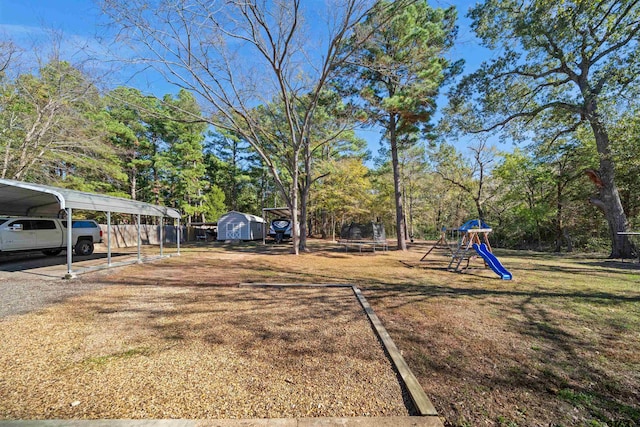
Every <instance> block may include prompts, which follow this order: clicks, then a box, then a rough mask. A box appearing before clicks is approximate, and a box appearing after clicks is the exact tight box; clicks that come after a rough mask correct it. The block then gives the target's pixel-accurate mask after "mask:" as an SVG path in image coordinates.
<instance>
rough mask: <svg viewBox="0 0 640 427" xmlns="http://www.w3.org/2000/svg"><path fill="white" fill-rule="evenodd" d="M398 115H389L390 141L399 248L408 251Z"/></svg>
mask: <svg viewBox="0 0 640 427" xmlns="http://www.w3.org/2000/svg"><path fill="white" fill-rule="evenodd" d="M397 124H398V123H397V117H396V115H395V114H390V115H389V143H390V145H391V164H392V165H393V190H394V192H395V199H396V235H397V237H398V250H401V251H406V250H407V242H406V240H405V238H404V226H403V224H404V209H403V207H402V191H401V189H400V166H399V162H398V139H397V135H396V126H397Z"/></svg>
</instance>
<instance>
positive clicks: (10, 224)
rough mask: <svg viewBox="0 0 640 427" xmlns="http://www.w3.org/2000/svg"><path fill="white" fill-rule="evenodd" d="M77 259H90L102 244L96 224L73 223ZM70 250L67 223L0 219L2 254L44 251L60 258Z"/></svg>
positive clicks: (27, 219)
mask: <svg viewBox="0 0 640 427" xmlns="http://www.w3.org/2000/svg"><path fill="white" fill-rule="evenodd" d="M71 238H72V246H73V248H74V252H75V253H76V255H91V254H92V253H93V250H94V244H95V243H100V242H102V230H101V229H100V226H99V225H98V223H97V222H95V221H93V220H74V221H73V225H72V229H71ZM66 248H67V221H66V220H63V219H58V218H30V217H18V218H0V251H2V252H15V251H35V250H39V251H42V253H44V254H45V255H58V254H59V253H60V252H62V250H63V249H66Z"/></svg>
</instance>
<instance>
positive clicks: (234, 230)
mask: <svg viewBox="0 0 640 427" xmlns="http://www.w3.org/2000/svg"><path fill="white" fill-rule="evenodd" d="M241 238H242V224H241V223H239V222H228V223H227V239H231V240H233V239H238V240H239V239H241Z"/></svg>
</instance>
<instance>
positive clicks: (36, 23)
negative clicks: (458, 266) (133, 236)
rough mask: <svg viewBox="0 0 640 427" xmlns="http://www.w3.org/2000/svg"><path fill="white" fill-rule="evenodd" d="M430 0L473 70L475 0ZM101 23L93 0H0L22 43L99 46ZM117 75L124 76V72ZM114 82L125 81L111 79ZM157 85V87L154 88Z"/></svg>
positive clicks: (9, 30)
mask: <svg viewBox="0 0 640 427" xmlns="http://www.w3.org/2000/svg"><path fill="white" fill-rule="evenodd" d="M307 1H320V0H307ZM431 4H432V5H433V6H441V7H447V6H450V5H454V6H456V7H457V8H458V16H459V18H460V19H459V26H460V29H459V38H458V42H457V44H456V46H455V47H454V49H453V50H452V51H451V57H452V59H454V60H457V59H461V58H462V59H464V60H465V62H466V66H465V73H467V72H471V71H473V70H475V69H476V68H477V67H478V65H479V64H480V63H481V62H482V61H483V60H486V59H488V58H490V57H491V55H492V53H491V52H490V51H487V50H486V49H484V48H482V47H481V46H480V45H479V43H478V41H477V39H476V38H475V37H474V35H473V33H472V31H471V29H470V28H469V21H468V20H467V19H466V18H465V15H466V13H467V11H468V9H469V7H471V6H472V5H474V4H475V0H432V1H431ZM104 24H105V19H104V18H103V17H101V16H100V13H99V9H98V7H97V6H96V4H95V2H94V1H93V0H0V37H2V38H4V37H7V36H8V37H9V38H11V39H13V40H14V41H16V42H18V43H20V44H21V45H23V46H29V45H30V44H31V43H33V42H34V41H37V40H39V39H40V40H42V39H44V38H45V37H46V36H45V34H46V33H47V32H48V31H51V30H53V31H56V32H59V33H61V34H63V36H64V40H63V46H62V47H63V49H65V48H66V49H68V50H69V52H78V51H79V49H80V48H81V47H86V46H89V47H90V48H92V47H93V48H94V51H95V50H97V49H99V47H98V45H97V43H95V42H93V40H94V39H95V37H100V36H104V35H106V34H107V33H108V31H109V30H108V28H107V27H106V26H105V25H104ZM121 78H123V79H124V76H122V77H121ZM136 81H137V82H138V83H137V84H136V85H143V86H148V87H140V89H141V90H144V91H148V90H149V86H150V87H152V88H154V89H155V90H153V92H154V93H155V94H156V95H158V96H161V95H162V94H164V93H168V92H172V90H171V88H170V87H169V86H165V84H164V83H163V82H161V81H159V80H158V78H157V76H156V77H155V78H153V80H151V81H148V82H146V80H144V79H141V78H140V76H138V78H137V80H136ZM114 84H115V85H117V84H128V83H127V82H125V81H114ZM159 88H161V89H160V90H157V89H159ZM444 102H445V100H444V98H443V97H441V98H440V101H439V107H442V106H443V103H444ZM360 134H361V136H362V137H363V138H365V139H366V140H367V141H368V143H369V147H370V150H371V151H372V154H373V155H374V156H375V155H376V153H377V150H378V147H379V145H378V140H379V139H380V133H379V131H377V130H363V131H361V132H360ZM466 145H469V142H465V141H459V142H458V143H457V144H456V146H458V148H459V149H460V150H464V148H466V147H465V146H466Z"/></svg>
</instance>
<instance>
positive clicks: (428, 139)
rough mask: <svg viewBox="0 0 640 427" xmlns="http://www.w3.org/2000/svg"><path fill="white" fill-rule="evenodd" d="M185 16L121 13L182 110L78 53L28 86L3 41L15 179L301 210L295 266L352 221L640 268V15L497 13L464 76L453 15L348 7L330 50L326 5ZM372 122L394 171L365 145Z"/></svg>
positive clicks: (479, 13)
mask: <svg viewBox="0 0 640 427" xmlns="http://www.w3.org/2000/svg"><path fill="white" fill-rule="evenodd" d="M161 3H163V2H161ZM165 6H166V7H163V8H159V9H154V8H146V7H142V8H141V9H139V10H135V11H133V10H131V9H130V8H129V7H128V6H123V5H122V4H120V3H118V2H110V1H105V2H104V4H103V10H104V12H105V13H106V14H107V15H108V16H109V17H110V18H111V19H112V24H113V25H114V26H115V27H116V28H120V29H122V32H120V33H119V36H120V37H119V40H121V41H125V42H127V43H129V45H130V46H135V47H136V49H135V50H136V52H138V53H137V54H138V55H140V57H137V58H136V59H135V63H148V64H155V66H156V68H155V69H156V70H157V71H159V72H164V76H165V77H166V79H167V81H168V82H173V83H176V85H177V86H176V87H181V88H183V89H180V90H179V91H177V92H176V93H171V94H166V95H164V96H162V97H157V96H155V95H149V94H146V93H142V92H141V91H139V90H137V89H133V88H128V87H117V88H115V89H109V90H100V89H98V86H97V85H96V82H95V81H93V80H92V78H90V77H89V75H88V74H87V73H85V72H84V71H83V70H82V68H81V67H80V66H79V65H73V64H72V63H71V62H69V61H65V60H63V59H62V58H59V57H55V58H54V59H51V60H49V61H48V63H47V64H46V65H44V66H40V67H38V68H37V69H36V70H33V71H30V72H21V71H20V70H18V68H14V67H13V64H14V60H13V58H14V55H12V54H11V52H13V51H14V49H15V46H14V45H12V44H11V43H10V42H5V43H3V44H2V47H3V49H2V52H1V54H0V67H1V69H2V74H0V83H1V90H2V92H1V94H0V120H2V131H1V132H0V138H1V140H0V149H1V150H2V153H1V157H0V165H1V173H0V176H1V177H3V178H12V179H20V180H26V181H33V182H43V183H52V184H55V185H60V186H65V187H70V188H75V189H80V190H85V191H95V192H101V193H106V194H114V195H119V196H125V197H131V198H134V199H137V200H143V201H147V202H151V203H160V204H165V205H167V206H171V207H174V208H177V209H179V210H181V211H182V212H183V213H184V215H185V219H186V220H187V221H191V222H200V221H207V222H208V221H215V220H217V218H218V217H219V216H220V215H221V214H222V213H223V212H225V211H227V210H239V211H245V212H249V213H254V214H260V213H261V209H262V208H263V207H274V206H278V207H280V206H287V207H289V208H290V209H291V211H292V212H295V215H294V221H295V222H297V221H299V225H300V231H301V234H300V235H296V236H294V249H295V252H296V253H298V251H300V250H304V249H305V248H306V238H307V237H308V236H311V235H319V236H322V237H325V238H330V237H332V236H334V235H335V233H336V230H339V229H340V227H341V225H342V224H343V223H345V222H349V221H359V222H363V221H380V222H383V223H385V225H386V228H387V234H388V236H389V237H391V236H393V235H394V234H395V236H397V239H398V248H399V249H404V247H405V241H411V240H415V239H424V238H436V237H437V236H438V234H439V233H440V230H441V229H442V228H443V227H447V228H455V227H457V226H459V225H460V224H462V223H463V222H465V221H466V220H468V219H473V218H479V219H482V220H484V221H485V222H487V223H489V224H490V225H492V227H493V228H494V230H495V233H494V235H493V238H494V240H496V243H497V244H498V245H500V246H503V247H513V248H534V249H548V250H556V251H560V250H567V251H572V250H576V249H580V250H602V249H606V248H609V249H610V250H611V255H612V256H628V255H630V254H631V251H632V246H631V245H630V244H629V240H628V239H627V238H626V237H624V236H623V235H622V234H620V233H621V232H624V231H629V230H633V229H634V226H635V225H636V222H637V221H638V218H637V216H638V204H639V202H638V198H637V194H638V189H639V186H640V182H638V174H637V171H638V158H637V156H636V155H635V153H637V148H638V145H639V144H640V142H639V141H638V130H639V127H640V122H639V116H638V106H637V103H636V102H635V100H636V99H638V98H637V96H634V94H636V91H637V89H638V84H637V77H638V76H639V75H640V72H636V71H634V70H635V69H636V68H634V67H636V65H637V61H636V60H635V58H637V55H638V54H639V53H640V48H639V47H638V44H637V43H636V42H635V41H634V40H636V36H637V34H638V32H639V31H640V24H638V22H640V20H638V19H637V18H638V16H640V12H639V11H638V7H637V6H636V3H635V2H633V4H631V5H630V4H628V3H627V2H623V1H618V0H607V1H605V2H599V3H598V4H591V3H588V2H582V1H574V2H568V3H566V4H564V3H563V4H561V5H558V4H556V3H554V2H523V3H522V4H521V5H520V6H519V7H518V8H513V7H511V6H510V4H508V2H504V1H498V0H487V1H485V2H484V3H482V4H479V5H477V6H476V7H474V8H472V9H471V10H470V12H469V16H470V18H471V19H472V21H473V25H472V26H473V28H474V30H475V32H476V34H477V36H478V37H479V38H480V39H481V41H482V43H483V44H484V45H485V46H487V47H490V48H495V47H501V49H502V50H501V52H502V53H501V54H500V55H497V56H496V59H494V60H492V61H488V62H486V63H484V64H483V65H482V66H481V67H480V68H479V69H478V70H477V71H476V72H474V73H472V74H469V75H465V76H463V75H462V64H461V63H460V62H451V61H450V60H448V59H447V57H448V51H449V50H450V49H451V48H452V47H453V46H454V45H455V43H456V32H457V27H456V24H455V23H456V19H457V14H456V10H455V9H454V8H447V9H441V8H431V7H430V6H429V5H428V4H427V3H426V2H423V1H417V2H416V1H414V0H398V1H395V2H390V1H377V2H372V1H369V0H348V1H345V2H344V4H341V5H339V7H338V6H336V8H335V10H333V11H332V12H334V14H332V15H331V16H333V18H336V19H335V20H334V21H333V22H332V23H333V25H330V26H328V27H327V28H328V30H327V31H328V32H327V33H320V32H318V30H313V31H315V33H314V34H313V37H310V34H311V33H312V32H313V31H311V30H310V29H309V28H308V27H306V26H301V25H299V24H300V22H301V21H303V20H304V19H303V18H308V17H309V16H310V15H309V14H313V13H317V12H318V11H317V10H315V9H314V8H311V9H308V10H304V9H303V8H302V4H301V2H300V1H299V0H293V1H292V2H291V4H285V3H277V4H268V3H265V4H263V3H258V2H247V3H246V4H245V3H243V5H236V4H228V5H227V7H226V8H224V9H220V10H216V11H215V13H213V12H212V11H211V10H209V9H208V8H209V6H207V5H206V4H198V5H197V7H195V6H194V7H189V8H182V7H178V6H176V4H173V3H171V2H167V3H166V4H165ZM159 10H162V13H163V14H164V13H166V14H167V15H166V16H165V15H161V16H160V15H158V13H159V12H158V11H159ZM134 12H135V13H134ZM200 16H209V18H210V19H209V20H207V21H204V22H203V21H201V20H200V19H198V17H200ZM265 16H269V17H270V18H269V19H264V17H265ZM319 16H324V15H322V14H320V15H319ZM327 16H329V15H327ZM337 17H340V19H337ZM550 17H553V19H551V18H550ZM316 18H317V17H316ZM558 20H560V21H562V22H563V25H559V24H558V22H557V21H558ZM171 22H181V23H182V24H183V28H181V29H180V31H173V30H174V28H173V27H171V24H170V23H171ZM142 23H144V25H142ZM167 25H169V28H167ZM495 28H501V29H503V30H504V31H503V32H496V31H495ZM581 28H588V29H589V31H582V30H581ZM310 31H311V32H310ZM168 34H170V35H171V36H170V37H168ZM525 53H526V55H525ZM621 67H625V68H624V70H625V72H624V73H622V72H620V71H619V69H620V68H621ZM256 70H261V73H258V74H257V73H256ZM446 85H449V86H448V87H449V88H450V89H451V90H450V93H449V100H450V102H449V105H448V106H447V107H446V109H445V110H444V114H443V117H444V118H443V119H442V120H441V122H440V123H439V124H438V125H437V126H435V125H434V124H433V123H431V122H432V121H433V116H434V113H435V111H436V104H435V100H436V99H437V96H438V94H439V93H440V90H441V89H442V88H443V87H445V86H446ZM373 126H375V128H376V129H379V130H380V135H381V141H382V146H383V147H384V148H383V149H382V150H381V151H380V152H379V153H376V155H375V158H372V157H371V153H368V152H367V147H366V142H365V141H363V140H362V139H360V138H358V136H357V131H356V130H357V129H358V128H359V127H373ZM463 137H464V138H465V139H464V140H469V139H468V138H472V139H471V141H473V142H471V143H470V144H471V145H470V146H468V147H463V148H461V147H460V143H459V142H458V141H459V139H461V138H463ZM501 144H509V147H513V146H517V147H518V148H515V149H512V150H508V151H502V152H500V151H498V148H499V147H503V148H504V147H505V145H501ZM512 144H513V145H512ZM294 229H296V228H295V227H294Z"/></svg>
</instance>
